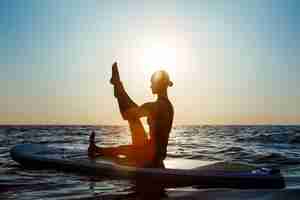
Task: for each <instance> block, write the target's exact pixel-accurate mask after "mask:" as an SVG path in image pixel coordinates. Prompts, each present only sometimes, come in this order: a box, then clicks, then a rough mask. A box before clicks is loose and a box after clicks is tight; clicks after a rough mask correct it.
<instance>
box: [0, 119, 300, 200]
mask: <svg viewBox="0 0 300 200" xmlns="http://www.w3.org/2000/svg"><path fill="white" fill-rule="evenodd" d="M91 131H95V132H96V141H97V144H98V145H100V146H117V145H121V144H130V142H131V138H130V133H129V130H128V128H127V127H126V126H1V127H0V199H22V200H23V199H24V200H26V199H28V200H31V199H45V200H50V199H51V200H52V199H53V200H58V199H86V200H87V199H124V200H125V199H139V197H138V196H136V194H135V190H134V188H135V187H134V185H133V183H131V182H129V181H126V180H108V179H97V178H93V177H88V176H83V175H76V174H70V173H64V172H58V171H55V170H29V169H25V168H22V167H21V166H20V165H19V164H18V163H16V162H14V161H13V160H12V159H11V157H10V154H9V150H10V149H11V148H12V147H13V146H14V145H16V144H20V143H40V144H49V145H52V146H57V147H65V148H74V149H78V150H86V149H87V147H88V138H89V134H90V133H91ZM168 158H186V159H194V160H203V161H230V162H231V161H232V162H242V163H250V164H254V165H257V166H273V167H276V168H280V169H281V170H282V173H283V175H284V176H285V177H286V179H287V180H289V181H288V185H287V188H286V189H283V190H280V191H278V190H276V191H267V192H266V191H259V190H254V191H253V190H251V191H248V190H230V189H207V190H203V189H202V190H196V189H192V188H178V189H168V190H167V194H168V196H169V197H164V198H163V199H264V200H265V199H298V198H297V197H299V196H300V178H299V177H300V126H271V125H266V126H263V125H261V126H237V125H234V126H175V127H173V129H172V132H171V134H170V140H169V145H168Z"/></svg>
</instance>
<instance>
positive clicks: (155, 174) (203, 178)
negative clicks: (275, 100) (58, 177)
mask: <svg viewBox="0 0 300 200" xmlns="http://www.w3.org/2000/svg"><path fill="white" fill-rule="evenodd" d="M10 154H11V157H12V158H13V160H15V161H16V162H18V163H20V164H21V165H23V166H24V167H28V168H35V169H56V170H62V171H65V172H69V173H78V174H83V175H91V176H97V177H108V178H113V179H131V180H146V181H147V182H152V183H154V184H160V185H162V186H164V187H184V186H195V187H197V188H239V189H280V188H284V187H285V182H284V179H283V177H282V175H281V174H280V171H279V170H272V169H269V168H255V167H252V166H249V165H243V164H236V163H235V164H230V163H224V162H204V161H195V160H190V159H166V160H165V161H164V164H165V168H164V169H162V168H138V167H134V166H128V165H126V162H119V161H118V159H115V158H104V157H103V158H102V157H100V158H97V159H91V158H89V157H88V156H87V155H86V151H78V150H74V149H73V150H72V149H67V148H57V147H51V146H48V145H46V144H19V145H16V146H15V147H13V148H12V149H11V151H10ZM79 155H80V156H79ZM119 159H121V158H119ZM120 163H122V164H120ZM124 163H125V164H124Z"/></svg>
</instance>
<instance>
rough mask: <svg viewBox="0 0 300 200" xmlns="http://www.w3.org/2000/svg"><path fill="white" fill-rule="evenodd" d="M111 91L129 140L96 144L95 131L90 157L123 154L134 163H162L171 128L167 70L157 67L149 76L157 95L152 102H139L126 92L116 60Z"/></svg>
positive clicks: (160, 164)
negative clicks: (126, 125) (119, 143)
mask: <svg viewBox="0 0 300 200" xmlns="http://www.w3.org/2000/svg"><path fill="white" fill-rule="evenodd" d="M110 82H111V84H112V85H113V86H114V95H115V97H116V98H117V100H118V104H119V109H120V113H121V115H122V118H123V119H124V120H127V121H128V123H129V127H130V131H131V138H132V144H130V145H122V146H118V147H105V148H104V147H98V146H96V144H95V133H94V132H92V134H91V136H90V144H89V148H88V154H89V156H90V157H96V156H113V157H117V156H119V155H124V156H126V158H127V159H128V160H130V161H131V162H132V164H134V165H135V166H142V167H164V165H163V160H164V159H165V157H166V153H167V145H168V140H169V134H170V131H171V128H172V122H173V115H174V110H173V106H172V104H171V102H170V101H169V99H168V93H167V89H168V87H169V86H172V85H173V83H172V82H171V81H170V78H169V75H168V73H167V72H166V71H163V70H160V71H156V72H155V73H154V74H153V75H152V77H151V90H152V93H153V94H156V95H157V99H156V101H154V102H148V103H144V104H142V105H141V106H138V105H137V104H136V103H134V102H133V101H132V99H131V98H130V97H129V96H128V94H127V93H126V91H125V89H124V87H123V84H122V82H121V81H120V76H119V72H118V66H117V63H114V64H113V65H112V78H111V80H110ZM141 117H147V123H148V124H149V136H150V137H149V138H148V137H147V134H146V132H145V130H144V127H143V125H142V122H141V121H140V118H141Z"/></svg>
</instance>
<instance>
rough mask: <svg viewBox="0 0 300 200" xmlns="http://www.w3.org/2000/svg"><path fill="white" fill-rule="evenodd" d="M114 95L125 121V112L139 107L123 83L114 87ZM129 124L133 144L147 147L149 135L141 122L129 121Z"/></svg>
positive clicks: (136, 120) (137, 120) (138, 120)
mask: <svg viewBox="0 0 300 200" xmlns="http://www.w3.org/2000/svg"><path fill="white" fill-rule="evenodd" d="M114 93H115V97H116V98H117V100H118V105H119V109H120V113H121V115H122V117H123V119H124V112H125V111H126V110H128V109H129V108H132V107H137V104H136V103H134V102H133V101H132V99H131V98H130V97H129V96H128V94H127V92H126V91H125V89H124V87H123V85H122V83H121V82H120V83H118V84H117V85H114ZM128 124H129V128H130V132H131V139H132V144H133V145H137V146H142V145H145V142H146V140H147V135H146V132H145V129H144V127H143V124H142V122H141V120H140V119H138V118H137V119H129V120H128Z"/></svg>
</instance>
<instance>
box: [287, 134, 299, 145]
mask: <svg viewBox="0 0 300 200" xmlns="http://www.w3.org/2000/svg"><path fill="white" fill-rule="evenodd" d="M289 143H290V144H299V143H300V132H299V133H296V134H295V135H294V136H292V137H291V138H290V140H289Z"/></svg>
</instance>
